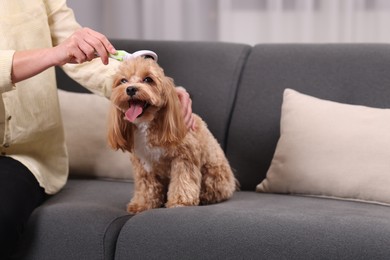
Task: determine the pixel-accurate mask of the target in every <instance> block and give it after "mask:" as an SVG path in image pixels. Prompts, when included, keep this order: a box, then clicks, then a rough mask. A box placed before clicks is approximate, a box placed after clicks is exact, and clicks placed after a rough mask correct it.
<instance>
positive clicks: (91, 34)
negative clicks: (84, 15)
mask: <svg viewBox="0 0 390 260" xmlns="http://www.w3.org/2000/svg"><path fill="white" fill-rule="evenodd" d="M109 53H112V54H115V53H116V50H115V48H114V46H112V44H111V43H110V41H109V40H108V39H107V38H106V36H104V35H103V34H101V33H98V32H96V31H94V30H91V29H89V28H81V29H79V30H77V31H75V32H74V33H73V34H72V35H71V36H70V37H69V38H68V39H66V40H65V41H64V42H62V43H60V44H59V45H57V46H55V47H52V48H46V49H34V50H24V51H17V52H15V54H14V57H13V63H12V73H11V79H12V82H13V83H17V82H19V81H22V80H24V79H27V78H30V77H32V76H35V75H37V74H39V73H41V72H42V71H44V70H46V69H47V68H50V67H52V66H56V65H64V64H66V63H83V62H85V61H90V60H92V59H94V58H96V56H100V59H101V60H102V62H103V64H108V55H109Z"/></svg>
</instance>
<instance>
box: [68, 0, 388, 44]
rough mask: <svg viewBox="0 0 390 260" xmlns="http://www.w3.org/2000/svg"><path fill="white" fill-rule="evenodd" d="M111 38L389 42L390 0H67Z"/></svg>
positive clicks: (87, 23) (81, 17)
mask: <svg viewBox="0 0 390 260" xmlns="http://www.w3.org/2000/svg"><path fill="white" fill-rule="evenodd" d="M67 3H68V5H69V6H70V7H71V8H73V10H74V12H75V15H76V18H77V20H78V22H79V23H80V24H81V25H82V26H87V27H90V28H93V29H95V30H97V31H100V32H102V33H103V34H105V35H106V36H108V37H110V38H124V39H153V40H188V41H227V42H238V43H247V44H251V45H254V44H256V43H313V42H314V43H335V42H382V43H389V42H390V0H68V1H67Z"/></svg>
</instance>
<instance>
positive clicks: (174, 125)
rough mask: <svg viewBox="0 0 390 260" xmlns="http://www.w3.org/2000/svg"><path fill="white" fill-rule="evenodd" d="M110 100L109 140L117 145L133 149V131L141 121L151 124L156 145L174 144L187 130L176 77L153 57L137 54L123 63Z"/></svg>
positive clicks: (151, 135) (125, 148) (113, 145)
mask: <svg viewBox="0 0 390 260" xmlns="http://www.w3.org/2000/svg"><path fill="white" fill-rule="evenodd" d="M111 103H112V106H111V107H112V108H111V113H110V122H109V124H110V125H109V135H108V140H109V144H110V145H111V147H112V148H114V149H122V150H127V151H132V148H133V142H134V140H133V131H134V130H135V128H136V127H137V126H139V125H140V124H141V123H147V124H148V125H149V128H148V129H149V130H148V131H149V135H150V136H149V137H150V138H149V139H150V140H151V142H153V144H154V145H160V146H166V145H174V144H175V143H177V142H180V141H181V139H182V138H183V137H184V136H185V134H186V131H187V129H186V127H185V124H184V118H183V115H182V110H181V107H180V101H179V98H178V96H177V93H176V91H175V85H174V83H173V80H172V79H171V78H169V77H167V76H165V74H164V71H163V69H162V68H161V67H160V66H159V65H158V64H157V62H156V61H154V60H153V59H145V58H143V57H138V58H135V59H132V60H127V61H124V62H123V63H122V64H121V65H120V68H119V71H118V72H117V74H116V75H115V80H114V84H113V86H112V94H111Z"/></svg>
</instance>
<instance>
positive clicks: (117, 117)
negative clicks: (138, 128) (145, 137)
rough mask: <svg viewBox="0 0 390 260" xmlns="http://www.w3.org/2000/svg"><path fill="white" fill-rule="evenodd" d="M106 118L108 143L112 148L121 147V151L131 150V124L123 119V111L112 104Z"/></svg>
mask: <svg viewBox="0 0 390 260" xmlns="http://www.w3.org/2000/svg"><path fill="white" fill-rule="evenodd" d="M108 118H109V120H108V144H109V145H110V147H111V148H113V149H114V150H118V149H121V150H122V151H129V152H131V151H132V150H133V142H134V141H133V140H134V138H133V132H134V130H133V125H132V124H128V123H127V122H126V121H125V120H124V119H123V113H122V112H121V111H119V110H118V109H117V108H116V107H115V106H114V105H111V110H110V114H109V117H108Z"/></svg>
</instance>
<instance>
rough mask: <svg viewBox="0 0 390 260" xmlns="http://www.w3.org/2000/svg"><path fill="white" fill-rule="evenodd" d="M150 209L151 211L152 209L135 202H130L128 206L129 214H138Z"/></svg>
mask: <svg viewBox="0 0 390 260" xmlns="http://www.w3.org/2000/svg"><path fill="white" fill-rule="evenodd" d="M148 209H150V207H148V206H146V205H142V204H138V203H135V202H130V203H129V204H127V212H128V213H130V214H138V213H140V212H142V211H145V210H148Z"/></svg>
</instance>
